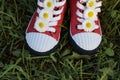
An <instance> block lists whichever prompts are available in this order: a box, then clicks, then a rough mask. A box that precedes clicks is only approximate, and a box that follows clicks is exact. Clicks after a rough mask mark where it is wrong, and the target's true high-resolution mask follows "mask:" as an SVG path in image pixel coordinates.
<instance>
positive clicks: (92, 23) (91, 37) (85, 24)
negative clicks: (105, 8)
mask: <svg viewBox="0 0 120 80" xmlns="http://www.w3.org/2000/svg"><path fill="white" fill-rule="evenodd" d="M69 3H70V11H71V16H70V17H71V21H70V31H69V33H70V42H71V44H72V45H73V47H74V48H75V49H76V50H77V51H78V52H79V53H82V54H92V53H94V52H96V50H97V49H98V47H99V45H100V43H101V40H102V32H101V27H100V21H99V19H98V17H97V15H98V12H100V6H101V1H99V0H69ZM37 5H38V7H37V10H36V11H35V12H34V14H33V16H32V19H31V21H30V23H29V25H28V28H27V30H26V37H25V40H26V44H27V46H28V47H29V49H30V51H31V53H34V54H35V55H48V54H50V53H51V52H53V51H54V49H55V47H56V46H57V45H58V42H59V39H60V32H61V27H60V25H61V24H62V22H63V19H64V13H65V10H66V0H38V2H37Z"/></svg>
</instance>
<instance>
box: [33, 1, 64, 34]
mask: <svg viewBox="0 0 120 80" xmlns="http://www.w3.org/2000/svg"><path fill="white" fill-rule="evenodd" d="M65 2H66V0H63V1H56V0H45V1H43V2H41V1H40V0H38V3H37V4H38V6H39V7H38V8H37V13H38V14H39V15H38V17H37V18H36V22H35V27H34V28H35V29H36V30H37V31H38V32H45V31H50V32H56V30H55V28H53V26H57V24H58V21H59V20H60V19H61V13H62V11H63V9H64V7H62V6H63V5H64V4H65ZM55 8H59V9H55Z"/></svg>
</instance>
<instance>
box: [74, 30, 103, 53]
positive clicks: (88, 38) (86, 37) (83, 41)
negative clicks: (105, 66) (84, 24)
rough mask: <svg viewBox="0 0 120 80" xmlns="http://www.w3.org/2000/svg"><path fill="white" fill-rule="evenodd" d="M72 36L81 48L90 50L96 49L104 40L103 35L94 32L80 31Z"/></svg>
mask: <svg viewBox="0 0 120 80" xmlns="http://www.w3.org/2000/svg"><path fill="white" fill-rule="evenodd" d="M72 38H73V40H74V41H75V42H76V44H77V45H78V46H79V47H80V48H82V49H84V50H88V51H89V50H94V49H96V48H97V47H98V46H99V45H100V43H101V40H102V36H101V35H99V34H97V33H93V32H88V33H78V34H75V35H74V36H72Z"/></svg>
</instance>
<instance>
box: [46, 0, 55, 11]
mask: <svg viewBox="0 0 120 80" xmlns="http://www.w3.org/2000/svg"><path fill="white" fill-rule="evenodd" d="M54 3H55V2H54V0H45V1H44V6H45V8H47V9H49V10H53V9H54Z"/></svg>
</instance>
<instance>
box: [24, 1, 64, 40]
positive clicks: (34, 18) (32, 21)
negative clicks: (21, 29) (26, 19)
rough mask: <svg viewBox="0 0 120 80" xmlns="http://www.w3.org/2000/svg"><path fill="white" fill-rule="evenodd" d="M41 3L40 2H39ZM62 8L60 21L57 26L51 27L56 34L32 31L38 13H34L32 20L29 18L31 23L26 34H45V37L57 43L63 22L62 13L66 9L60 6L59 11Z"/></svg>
mask: <svg viewBox="0 0 120 80" xmlns="http://www.w3.org/2000/svg"><path fill="white" fill-rule="evenodd" d="M40 1H41V0H40ZM62 7H64V9H63V11H62V13H61V19H60V20H59V21H58V24H57V25H56V26H52V27H53V28H55V29H56V32H50V31H45V32H38V31H37V30H35V29H34V24H35V21H36V18H37V16H38V13H37V11H35V12H34V14H33V16H32V18H31V21H30V23H29V25H28V28H27V31H26V32H27V33H30V32H36V33H42V34H46V35H49V36H51V37H53V38H55V39H56V40H57V41H58V39H59V37H60V31H61V27H60V25H61V24H62V22H63V18H64V12H65V9H66V4H64V5H63V6H61V7H60V8H59V9H61V8H62ZM38 8H39V9H40V7H39V6H38ZM54 9H55V8H54Z"/></svg>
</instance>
